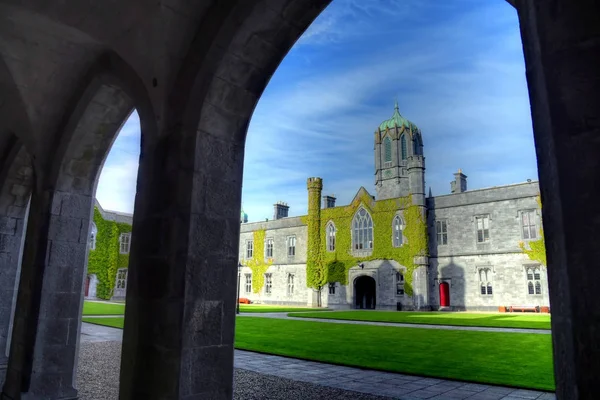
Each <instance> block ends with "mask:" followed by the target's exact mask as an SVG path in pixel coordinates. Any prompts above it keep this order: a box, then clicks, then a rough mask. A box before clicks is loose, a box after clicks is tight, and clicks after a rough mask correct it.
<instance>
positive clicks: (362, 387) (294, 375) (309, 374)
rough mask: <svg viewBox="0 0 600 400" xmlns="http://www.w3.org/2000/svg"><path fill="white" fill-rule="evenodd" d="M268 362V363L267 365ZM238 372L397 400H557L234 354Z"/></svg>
mask: <svg viewBox="0 0 600 400" xmlns="http://www.w3.org/2000/svg"><path fill="white" fill-rule="evenodd" d="M263 357H264V359H266V360H267V361H268V362H264V361H263V360H264V359H263ZM234 366H235V368H239V369H246V370H250V371H254V372H258V373H260V374H266V375H274V376H279V377H283V378H288V379H293V380H298V381H302V382H311V383H315V384H318V385H323V386H330V387H335V388H340V389H344V390H352V391H355V392H360V393H365V394H372V395H376V396H385V397H391V398H396V399H403V400H409V399H410V400H412V399H436V400H440V399H448V400H452V399H469V400H511V399H520V400H526V399H536V400H553V399H556V396H555V394H554V393H547V392H541V391H534V390H524V389H515V388H507V387H501V386H490V385H483V384H479V383H467V382H457V381H448V380H443V379H438V378H428V377H418V376H412V375H404V374H395V373H390V372H380V371H374V370H363V369H360V368H352V367H343V366H336V365H331V364H324V363H316V362H314V361H303V360H298V359H292V358H287V357H279V356H273V355H263V354H260V353H253V352H250V351H243V350H236V351H235V362H234Z"/></svg>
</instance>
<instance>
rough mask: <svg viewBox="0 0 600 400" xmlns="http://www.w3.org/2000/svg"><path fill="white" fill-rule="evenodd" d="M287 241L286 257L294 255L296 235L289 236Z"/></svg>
mask: <svg viewBox="0 0 600 400" xmlns="http://www.w3.org/2000/svg"><path fill="white" fill-rule="evenodd" d="M287 242H288V257H293V256H295V255H296V236H290V237H288V239H287Z"/></svg>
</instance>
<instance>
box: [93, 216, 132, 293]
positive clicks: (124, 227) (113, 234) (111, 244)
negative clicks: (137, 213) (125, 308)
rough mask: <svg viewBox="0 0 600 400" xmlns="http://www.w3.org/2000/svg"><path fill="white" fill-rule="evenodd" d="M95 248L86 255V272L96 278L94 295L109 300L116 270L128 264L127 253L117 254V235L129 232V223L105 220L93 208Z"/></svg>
mask: <svg viewBox="0 0 600 400" xmlns="http://www.w3.org/2000/svg"><path fill="white" fill-rule="evenodd" d="M93 220H94V224H95V225H96V229H97V233H96V248H95V250H90V252H89V256H88V274H95V275H96V277H97V278H98V285H97V286H96V297H98V298H100V299H105V300H109V299H110V298H111V297H112V295H113V290H114V287H115V280H116V277H117V270H118V269H119V268H127V267H128V266H129V254H119V236H120V235H121V233H129V232H131V225H129V224H126V223H117V222H114V221H108V220H105V219H104V218H103V217H102V214H101V213H100V210H98V208H97V207H95V208H94V217H93Z"/></svg>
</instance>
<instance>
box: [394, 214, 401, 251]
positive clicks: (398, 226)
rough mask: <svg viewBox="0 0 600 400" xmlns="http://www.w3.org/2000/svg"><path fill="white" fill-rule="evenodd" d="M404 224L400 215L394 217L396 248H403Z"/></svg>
mask: <svg viewBox="0 0 600 400" xmlns="http://www.w3.org/2000/svg"><path fill="white" fill-rule="evenodd" d="M403 226H404V224H403V223H402V219H401V218H400V216H399V215H396V216H395V217H394V222H393V223H392V232H393V236H394V237H393V239H394V240H393V245H394V247H400V246H402V228H403Z"/></svg>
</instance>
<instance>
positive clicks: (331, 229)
mask: <svg viewBox="0 0 600 400" xmlns="http://www.w3.org/2000/svg"><path fill="white" fill-rule="evenodd" d="M327 251H335V225H334V224H333V222H330V223H328V224H327Z"/></svg>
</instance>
